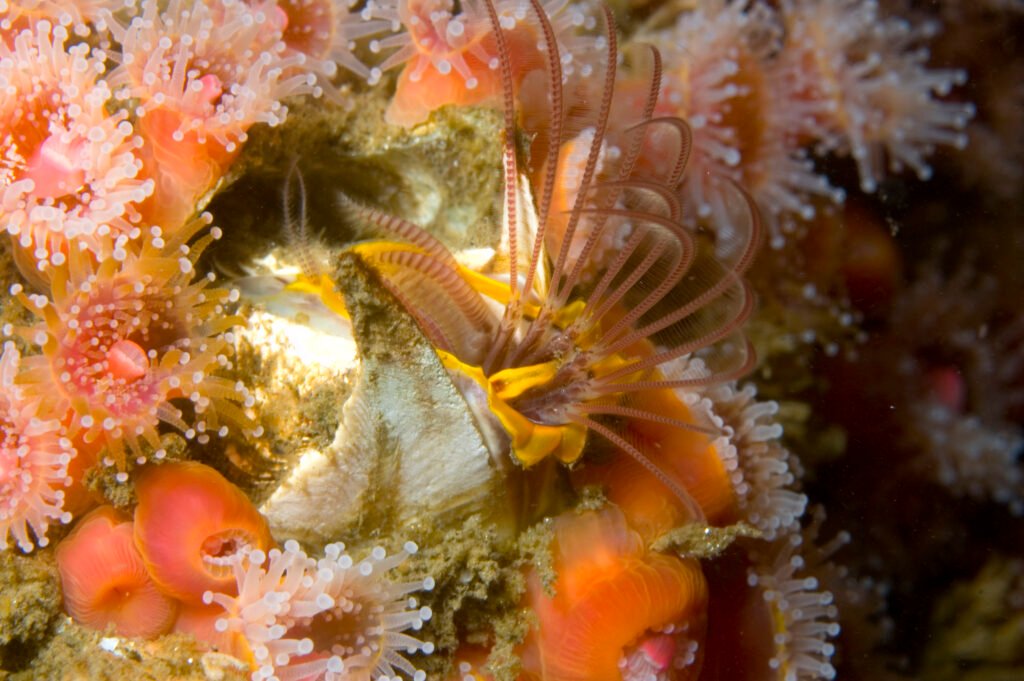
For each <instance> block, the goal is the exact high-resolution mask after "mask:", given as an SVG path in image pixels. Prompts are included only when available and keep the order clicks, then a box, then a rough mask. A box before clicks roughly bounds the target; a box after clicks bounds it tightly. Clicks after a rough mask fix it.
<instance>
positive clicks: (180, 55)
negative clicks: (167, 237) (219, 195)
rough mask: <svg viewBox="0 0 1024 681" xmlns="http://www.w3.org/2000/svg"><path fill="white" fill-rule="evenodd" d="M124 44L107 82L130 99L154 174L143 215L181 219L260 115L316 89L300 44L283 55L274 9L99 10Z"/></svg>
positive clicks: (163, 221) (282, 112)
mask: <svg viewBox="0 0 1024 681" xmlns="http://www.w3.org/2000/svg"><path fill="white" fill-rule="evenodd" d="M105 17H106V21H107V23H108V24H109V27H110V31H111V35H112V36H113V38H114V40H115V41H116V42H117V43H118V44H119V45H120V53H117V52H113V53H112V54H111V55H110V56H111V57H112V58H113V59H114V60H115V61H117V62H118V65H117V67H116V68H115V69H114V70H113V71H112V72H111V73H110V76H109V77H108V81H109V83H110V86H111V88H112V89H113V90H114V92H115V95H116V97H117V99H119V100H122V101H131V102H133V103H134V111H135V114H136V116H137V117H138V124H137V125H138V130H139V133H140V135H141V136H142V138H143V139H144V140H145V146H144V148H143V156H144V159H145V161H146V167H147V169H148V170H149V172H150V173H152V177H153V178H154V179H155V180H156V188H155V192H154V196H153V199H152V200H151V201H150V202H148V203H147V205H146V210H145V215H146V218H147V219H148V221H149V222H150V223H153V224H160V225H163V226H165V227H166V228H167V229H170V228H172V227H173V226H176V225H179V224H182V223H183V222H184V221H185V218H186V217H187V216H188V215H190V214H191V213H192V211H193V210H194V209H195V205H196V201H197V199H199V198H200V197H201V196H202V195H203V194H204V193H205V192H207V191H209V190H210V189H212V188H213V186H214V184H216V182H217V181H218V180H219V179H220V177H221V175H222V174H223V172H224V170H226V168H227V166H228V165H229V164H230V163H231V161H232V160H234V158H235V157H236V156H237V154H238V152H239V151H240V149H241V144H242V143H243V142H245V140H246V139H247V137H248V134H247V133H248V130H249V128H251V127H252V126H253V125H255V124H257V123H266V124H267V125H270V126H275V125H278V124H279V123H281V122H282V121H283V120H284V118H285V116H286V114H287V107H286V106H285V105H284V104H283V103H282V101H281V100H282V99H283V98H285V97H288V96H291V95H299V94H317V93H318V92H319V89H318V88H317V86H316V85H315V83H316V77H315V76H314V75H312V74H310V73H306V72H305V70H304V68H305V62H306V57H305V55H304V54H302V53H297V52H293V53H290V54H285V52H286V51H287V47H286V44H285V43H284V42H283V41H282V40H281V33H280V30H279V26H278V25H275V23H274V21H272V19H273V18H274V16H273V15H268V13H266V12H264V11H261V10H260V9H258V8H253V7H250V6H249V5H246V4H245V3H243V2H225V1H223V0H221V1H219V2H211V3H189V2H184V1H183V0H172V2H169V3H166V4H165V3H158V2H155V1H154V0H146V1H145V2H142V3H141V11H140V13H139V15H138V16H136V17H134V18H132V19H131V21H130V22H129V23H127V24H125V23H122V22H121V21H120V20H119V19H118V18H116V17H115V16H114V15H113V14H110V13H109V12H108V13H106V15H105Z"/></svg>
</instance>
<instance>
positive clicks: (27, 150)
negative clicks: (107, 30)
mask: <svg viewBox="0 0 1024 681" xmlns="http://www.w3.org/2000/svg"><path fill="white" fill-rule="evenodd" d="M68 41H69V36H68V31H67V29H66V28H64V27H63V26H51V24H50V23H49V22H48V21H39V22H38V23H36V24H35V25H34V26H33V27H32V28H31V29H26V30H23V31H21V32H19V33H18V34H17V35H15V36H14V39H13V45H12V46H11V47H8V46H7V45H6V44H5V43H3V42H0V89H2V90H3V92H4V96H3V101H2V102H0V130H3V133H2V137H0V154H2V156H3V159H4V160H3V163H2V164H0V218H2V221H3V224H4V229H5V230H6V231H7V232H8V233H10V234H11V236H12V237H13V238H14V241H15V243H16V244H17V245H18V246H19V248H18V249H16V250H15V257H16V259H17V262H18V264H19V266H20V267H21V269H22V270H23V271H25V273H26V275H28V276H32V277H33V278H39V274H38V272H36V270H37V269H45V267H46V266H47V265H60V264H62V263H63V262H65V260H66V259H67V257H68V252H69V250H71V249H70V248H69V242H74V244H75V247H76V248H86V249H88V250H90V251H92V252H93V253H96V254H97V255H98V256H100V257H106V256H109V255H110V250H109V245H110V244H111V243H114V242H116V241H117V240H118V239H128V238H134V237H137V236H138V235H139V234H140V233H141V231H140V227H139V225H140V221H141V215H140V207H141V205H142V203H143V202H144V201H145V200H146V199H147V197H149V196H150V195H151V194H152V193H153V187H154V183H153V181H152V180H147V179H144V178H142V177H141V176H140V175H141V170H142V161H141V158H140V156H139V146H140V145H141V140H140V139H139V137H138V136H137V135H135V133H134V130H133V127H132V125H131V123H129V122H128V121H127V120H126V118H127V115H126V114H125V113H124V112H118V113H108V106H109V105H110V104H111V102H112V93H111V90H110V87H109V85H108V84H107V83H106V82H105V81H104V80H103V79H101V75H102V74H103V70H104V66H103V62H102V60H100V59H98V58H96V57H93V56H91V55H90V54H89V47H88V45H85V44H77V45H71V46H68V44H67V43H68Z"/></svg>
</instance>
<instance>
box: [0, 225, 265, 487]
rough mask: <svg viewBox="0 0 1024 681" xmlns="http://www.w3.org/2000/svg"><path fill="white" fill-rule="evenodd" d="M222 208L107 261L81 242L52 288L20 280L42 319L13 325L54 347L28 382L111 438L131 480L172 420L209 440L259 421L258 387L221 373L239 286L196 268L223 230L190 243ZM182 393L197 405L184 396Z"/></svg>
mask: <svg viewBox="0 0 1024 681" xmlns="http://www.w3.org/2000/svg"><path fill="white" fill-rule="evenodd" d="M210 219H211V218H210V216H209V214H203V215H201V216H200V217H198V218H197V219H195V220H194V221H192V222H191V223H190V224H189V225H188V226H187V227H186V228H185V229H183V230H180V231H178V232H177V233H175V234H174V235H173V236H169V237H168V238H166V239H165V238H164V237H163V236H162V235H161V232H160V230H159V229H158V228H152V231H151V234H150V238H149V239H148V240H146V241H145V244H144V246H143V247H142V248H141V250H140V251H139V252H137V253H136V252H130V251H126V250H125V249H123V248H115V249H114V257H112V258H108V259H106V260H103V261H101V262H100V263H98V264H97V263H95V262H94V261H93V260H92V259H91V258H90V257H89V255H88V254H87V253H85V252H82V251H77V250H75V251H72V252H71V253H70V254H69V259H68V262H67V263H65V264H63V265H61V266H59V267H53V268H52V269H51V277H50V278H51V296H52V299H51V298H47V297H46V296H44V295H39V294H29V293H26V292H25V291H24V290H22V288H21V287H20V286H19V285H15V286H13V287H12V291H11V293H12V294H13V295H15V296H16V297H17V298H18V299H19V300H20V301H21V302H22V303H23V304H24V305H25V306H26V307H27V308H28V309H30V310H31V311H32V312H34V313H35V314H36V315H37V316H38V317H40V318H41V321H40V322H39V323H38V324H36V325H35V326H30V327H15V326H13V325H8V326H7V327H6V328H5V333H7V334H11V333H17V334H19V335H20V336H22V337H23V338H25V339H26V340H27V341H29V342H31V343H34V344H36V345H39V346H41V348H42V354H41V355H37V356H32V357H28V358H26V359H25V360H24V371H23V372H22V373H21V374H20V375H19V377H18V382H19V384H20V385H21V386H22V387H23V389H24V391H25V393H26V395H30V396H32V397H33V398H34V399H38V400H39V401H40V404H42V405H43V406H44V408H46V409H49V410H52V411H53V412H55V413H59V414H62V415H63V414H67V415H68V416H67V417H66V419H67V421H68V424H69V430H70V432H72V433H73V434H77V435H79V436H80V437H81V438H82V440H83V441H84V442H85V443H86V444H93V443H95V446H96V447H102V448H104V449H105V450H106V458H105V463H107V464H108V465H114V464H116V465H117V467H118V468H119V469H120V470H121V471H122V473H121V474H120V475H119V477H120V478H121V479H123V480H127V475H126V474H124V472H123V471H124V470H125V469H126V467H127V463H128V461H129V456H131V457H133V458H135V459H136V460H137V461H144V460H145V459H146V458H147V456H149V455H150V454H154V455H155V456H157V457H160V456H162V453H163V450H162V449H161V446H160V435H159V429H158V427H159V425H160V424H161V423H166V424H168V425H170V426H173V427H175V428H177V429H178V430H180V431H181V432H182V433H184V434H185V436H186V437H188V438H196V439H198V440H199V441H200V442H205V441H206V440H207V439H208V438H209V436H210V434H211V433H215V434H221V435H223V434H226V433H227V428H228V424H231V425H234V426H238V427H240V428H243V429H246V428H249V427H251V423H252V422H251V420H250V417H249V416H248V415H247V413H246V411H245V408H248V407H251V406H252V403H253V399H252V398H251V397H250V396H249V394H248V391H247V390H246V388H245V387H244V386H243V385H242V384H241V383H237V382H234V381H231V380H228V379H226V378H222V377H219V376H217V375H215V372H216V371H218V370H223V369H227V368H230V366H231V362H230V360H229V358H228V353H229V347H230V329H231V328H232V327H234V326H235V325H236V324H238V323H240V321H241V320H240V318H238V317H235V316H232V315H230V314H228V313H227V311H226V309H225V306H226V305H227V304H228V303H229V302H231V301H232V300H234V299H236V298H237V294H236V293H234V292H232V291H228V290H226V289H219V288H213V287H210V283H211V281H212V275H210V276H208V277H199V278H195V262H196V260H197V259H198V258H199V256H200V254H201V253H202V252H203V250H204V248H205V247H206V246H207V245H208V244H209V243H210V242H211V241H212V240H213V239H214V238H216V237H218V236H219V235H220V231H219V230H218V229H217V228H213V229H212V230H210V231H209V232H207V233H206V234H205V235H204V236H203V237H201V238H199V239H198V240H197V241H196V242H194V243H193V244H192V245H191V247H189V246H186V245H185V241H186V240H187V239H188V238H189V237H191V236H193V235H194V234H196V233H197V232H199V231H200V230H201V229H203V228H205V227H206V226H207V225H208V224H209V222H210ZM178 399H182V400H184V401H186V402H188V403H189V405H190V407H189V411H190V412H191V414H192V415H191V416H189V415H186V414H185V412H183V411H182V410H181V409H179V408H178V407H176V406H174V404H172V400H178ZM240 405H241V406H240ZM186 419H189V420H190V421H191V422H189V420H186Z"/></svg>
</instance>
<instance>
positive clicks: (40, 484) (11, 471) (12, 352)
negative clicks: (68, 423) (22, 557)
mask: <svg viewBox="0 0 1024 681" xmlns="http://www.w3.org/2000/svg"><path fill="white" fill-rule="evenodd" d="M20 360H21V357H20V355H19V354H18V350H17V348H15V347H14V343H12V342H10V341H8V342H7V343H5V344H4V352H3V356H2V357H0V549H6V548H7V547H8V538H9V537H13V538H14V541H15V542H16V543H17V544H18V548H20V549H21V550H22V551H26V552H28V551H31V550H32V549H33V548H35V546H36V545H39V546H46V545H47V544H48V543H49V540H48V539H47V537H46V531H47V529H48V528H49V526H50V524H51V523H53V522H60V523H67V522H69V521H70V520H71V513H70V512H68V511H67V510H65V509H64V488H65V487H67V486H68V485H70V484H71V478H70V476H69V475H68V464H69V463H70V462H71V460H72V458H73V457H74V456H75V449H74V447H73V446H72V444H71V441H70V440H69V439H68V438H67V437H66V436H65V435H64V428H63V426H62V425H61V422H60V420H59V419H57V418H55V417H54V415H53V414H49V415H48V414H46V412H45V411H42V410H41V409H40V400H39V399H38V398H28V397H26V395H25V394H24V391H23V390H22V388H21V387H20V386H18V385H17V384H16V378H17V375H18V370H19V364H20Z"/></svg>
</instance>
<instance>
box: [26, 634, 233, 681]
mask: <svg viewBox="0 0 1024 681" xmlns="http://www.w3.org/2000/svg"><path fill="white" fill-rule="evenodd" d="M249 676H250V672H249V668H248V666H247V665H245V664H244V663H242V662H241V661H240V660H236V659H234V658H232V657H229V656H227V655H222V654H219V653H206V652H203V651H202V650H201V649H200V648H199V646H198V644H197V643H196V641H195V640H194V639H193V638H192V637H190V636H185V635H182V634H172V635H169V636H163V637H161V638H158V639H156V640H154V641H143V640H138V639H125V638H120V637H116V636H109V635H106V634H104V633H102V632H98V631H93V630H92V629H87V628H85V627H82V626H79V625H78V624H76V623H75V622H73V621H71V620H70V619H65V621H64V622H63V623H62V624H61V625H60V626H59V627H58V629H57V633H56V635H55V636H54V637H53V638H52V639H51V640H50V641H49V642H48V643H47V644H46V646H45V647H44V648H43V649H42V650H41V651H40V654H39V656H38V657H37V658H36V659H35V660H33V662H32V665H31V666H30V667H29V668H27V669H24V670H22V671H19V672H16V673H14V674H12V675H11V676H10V677H9V681H35V680H37V679H50V680H53V681H58V680H59V681H63V680H65V679H67V680H68V681H72V680H76V681H77V680H78V679H89V681H125V680H126V679H131V680H132V681H165V680H166V679H175V681H246V680H247V679H248V678H249Z"/></svg>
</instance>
